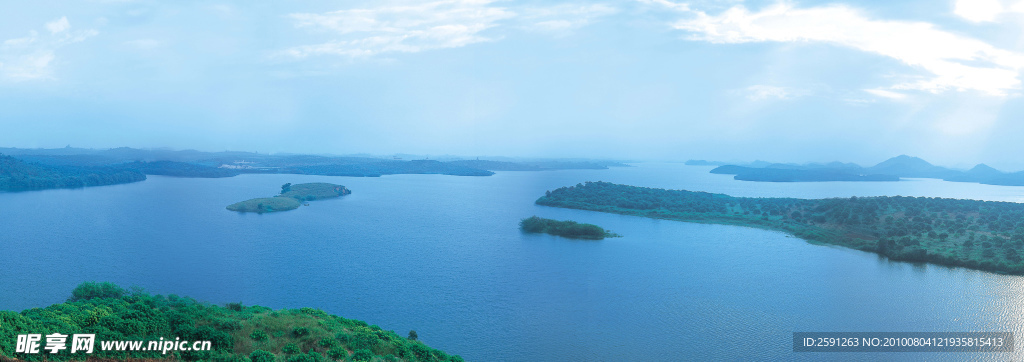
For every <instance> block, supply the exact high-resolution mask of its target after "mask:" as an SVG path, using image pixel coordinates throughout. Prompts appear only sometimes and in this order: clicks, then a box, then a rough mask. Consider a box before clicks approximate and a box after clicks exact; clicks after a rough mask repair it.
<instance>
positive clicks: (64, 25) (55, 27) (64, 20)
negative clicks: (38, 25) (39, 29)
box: [46, 16, 71, 34]
mask: <svg viewBox="0 0 1024 362" xmlns="http://www.w3.org/2000/svg"><path fill="white" fill-rule="evenodd" d="M46 29H47V30H49V31H50V33H51V34H57V33H62V32H65V31H68V29H71V23H69V22H68V17H66V16H62V17H60V19H57V20H54V21H51V22H48V23H46Z"/></svg>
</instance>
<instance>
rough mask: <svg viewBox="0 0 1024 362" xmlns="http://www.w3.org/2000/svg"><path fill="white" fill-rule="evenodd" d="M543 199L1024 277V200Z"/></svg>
mask: <svg viewBox="0 0 1024 362" xmlns="http://www.w3.org/2000/svg"><path fill="white" fill-rule="evenodd" d="M537 204H538V205H545V206H555V207H564V208H570V209H580V210H592V211H601V212H609V213H616V214H624V215H636V216H643V217H650V218H657V219H669V220H678V221H688V222H698V223H708V224H726V225H742V226H749V227H755V228H762V229H769V230H778V231H782V232H786V233H790V234H792V235H794V236H796V237H799V238H802V239H804V240H807V241H810V242H814V243H827V244H835V245H840V246H845V247H848V248H853V249H859V250H864V251H870V252H874V253H878V254H880V255H883V256H885V257H888V258H889V259H892V260H902V261H911V262H928V263H934V264H942V265H949V266H961V267H966V268H972V269H979V270H985V271H990V272H996V273H1004V274H1015V275H1024V257H1022V255H1024V204H1022V203H1015V202H995V201H979V200H961V199H944V198H938V197H905V196H875V197H850V198H831V199H815V200H807V199H794V198H774V197H758V198H753V197H733V196H729V195H724V194H713V193H708V192H695V191H686V190H664V189H655V188H647V187H636V186H627V185H617V184H612V183H607V182H587V183H581V184H578V185H575V186H570V187H562V188H559V189H557V190H552V191H548V192H547V193H546V195H545V196H543V197H541V198H540V199H538V200H537Z"/></svg>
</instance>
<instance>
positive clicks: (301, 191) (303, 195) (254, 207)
mask: <svg viewBox="0 0 1024 362" xmlns="http://www.w3.org/2000/svg"><path fill="white" fill-rule="evenodd" d="M351 193H352V191H349V189H348V188H346V187H345V186H341V185H335V184H330V183H325V182H314V183H306V184H297V185H292V184H290V183H287V184H284V185H282V186H281V194H280V195H277V196H274V197H260V198H255V199H249V200H245V201H242V202H236V203H234V204H231V205H228V206H227V209H228V210H231V211H238V212H255V213H260V214H262V213H265V212H275V211H287V210H294V209H297V208H299V206H301V205H302V202H303V201H313V200H323V199H329V198H333V197H338V196H343V195H348V194H351Z"/></svg>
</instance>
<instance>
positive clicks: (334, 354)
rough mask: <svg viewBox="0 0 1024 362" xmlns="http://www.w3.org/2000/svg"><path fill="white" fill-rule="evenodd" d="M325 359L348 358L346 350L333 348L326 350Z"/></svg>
mask: <svg viewBox="0 0 1024 362" xmlns="http://www.w3.org/2000/svg"><path fill="white" fill-rule="evenodd" d="M327 357H330V358H331V359H345V357H348V350H346V349H344V348H341V347H334V348H331V349H329V350H327ZM253 362H255V361H253Z"/></svg>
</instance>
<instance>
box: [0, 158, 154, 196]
mask: <svg viewBox="0 0 1024 362" xmlns="http://www.w3.org/2000/svg"><path fill="white" fill-rule="evenodd" d="M145 179H146V175H145V174H143V173H142V172H140V171H138V170H133V169H125V168H120V167H102V166H97V167H76V166H44V165H38V164H31V163H27V162H24V161H21V160H18V159H16V158H13V157H10V156H3V155H0V191H26V190H41V189H54V188H77V187H86V186H103V185H114V184H123V183H129V182H137V181H142V180H145Z"/></svg>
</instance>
